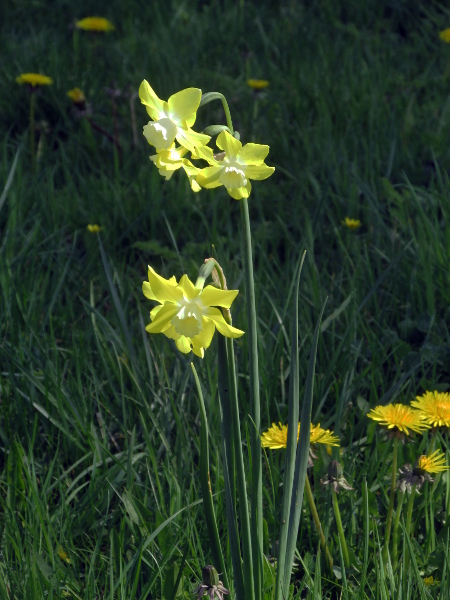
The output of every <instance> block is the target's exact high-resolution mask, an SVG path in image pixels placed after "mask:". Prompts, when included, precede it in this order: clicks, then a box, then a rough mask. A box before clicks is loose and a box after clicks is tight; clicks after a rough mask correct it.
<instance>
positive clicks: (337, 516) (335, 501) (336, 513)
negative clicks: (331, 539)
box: [331, 489, 350, 569]
mask: <svg viewBox="0 0 450 600" xmlns="http://www.w3.org/2000/svg"><path fill="white" fill-rule="evenodd" d="M331 495H332V498H333V510H334V518H335V519H336V526H337V530H338V534H339V539H340V540H341V548H342V556H343V557H344V565H345V568H346V569H349V568H350V558H349V556H348V548H347V542H346V541H345V535H344V529H343V527H342V520H341V511H340V510H339V503H338V499H337V493H336V492H335V491H334V490H333V489H332V490H331Z"/></svg>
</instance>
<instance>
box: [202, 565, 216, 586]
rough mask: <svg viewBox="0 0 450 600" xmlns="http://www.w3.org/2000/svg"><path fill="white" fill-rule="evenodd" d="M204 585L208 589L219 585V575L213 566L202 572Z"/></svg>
mask: <svg viewBox="0 0 450 600" xmlns="http://www.w3.org/2000/svg"><path fill="white" fill-rule="evenodd" d="M202 579H203V584H204V585H207V586H208V587H213V586H218V585H219V574H218V573H217V571H216V569H215V568H214V567H213V566H212V565H206V567H203V570H202Z"/></svg>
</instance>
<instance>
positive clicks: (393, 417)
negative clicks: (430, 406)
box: [367, 404, 430, 435]
mask: <svg viewBox="0 0 450 600" xmlns="http://www.w3.org/2000/svg"><path fill="white" fill-rule="evenodd" d="M367 416H368V417H369V419H373V420H374V421H378V422H379V424H380V425H384V426H385V427H387V428H388V429H394V428H396V429H397V430H398V431H401V432H402V433H406V435H408V434H409V430H410V429H411V431H415V432H416V433H422V432H423V431H424V430H425V429H428V428H429V427H430V426H429V425H428V423H426V422H425V420H424V418H423V416H422V415H421V414H419V413H418V412H417V411H415V410H412V409H411V408H410V407H409V406H405V405H404V404H388V405H387V406H377V407H375V408H373V409H372V410H371V411H370V412H369V413H367Z"/></svg>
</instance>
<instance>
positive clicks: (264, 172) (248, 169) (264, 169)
mask: <svg viewBox="0 0 450 600" xmlns="http://www.w3.org/2000/svg"><path fill="white" fill-rule="evenodd" d="M274 171H275V167H268V166H267V165H248V166H247V165H246V166H245V176H246V177H248V178H250V179H255V180H256V181H262V180H263V179H267V178H268V177H270V176H271V175H272V173H273V172H274Z"/></svg>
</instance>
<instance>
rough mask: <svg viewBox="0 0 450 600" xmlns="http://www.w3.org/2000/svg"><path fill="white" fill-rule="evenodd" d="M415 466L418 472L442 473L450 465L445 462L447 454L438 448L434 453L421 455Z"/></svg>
mask: <svg viewBox="0 0 450 600" xmlns="http://www.w3.org/2000/svg"><path fill="white" fill-rule="evenodd" d="M414 468H415V469H416V470H417V471H418V472H420V471H425V472H426V473H441V472H442V471H446V470H447V469H448V468H449V466H448V465H447V463H446V462H445V454H443V453H442V452H441V451H440V450H439V449H438V450H436V451H435V452H433V454H429V455H425V454H423V455H422V456H419V458H418V459H417V461H416V464H415V465H414Z"/></svg>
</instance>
